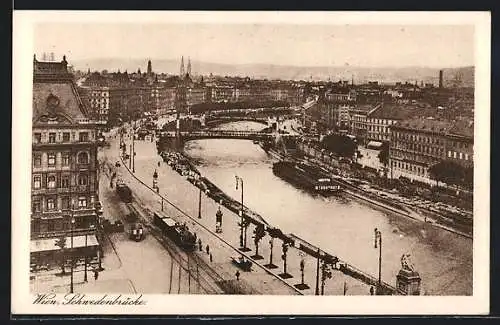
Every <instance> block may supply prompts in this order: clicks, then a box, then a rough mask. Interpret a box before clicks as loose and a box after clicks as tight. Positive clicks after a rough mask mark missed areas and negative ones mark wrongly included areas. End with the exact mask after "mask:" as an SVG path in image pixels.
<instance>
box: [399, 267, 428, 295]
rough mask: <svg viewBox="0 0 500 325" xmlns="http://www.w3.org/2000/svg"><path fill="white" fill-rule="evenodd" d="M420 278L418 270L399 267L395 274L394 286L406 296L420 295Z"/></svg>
mask: <svg viewBox="0 0 500 325" xmlns="http://www.w3.org/2000/svg"><path fill="white" fill-rule="evenodd" d="M421 281H422V279H421V278H420V275H419V274H418V272H415V271H410V270H405V269H401V270H399V273H398V275H397V276H396V286H397V288H398V290H399V291H400V293H401V294H405V295H408V296H419V295H420V283H421Z"/></svg>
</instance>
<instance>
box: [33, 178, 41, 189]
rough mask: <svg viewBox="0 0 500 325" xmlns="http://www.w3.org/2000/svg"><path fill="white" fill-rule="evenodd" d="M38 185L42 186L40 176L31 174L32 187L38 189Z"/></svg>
mask: <svg viewBox="0 0 500 325" xmlns="http://www.w3.org/2000/svg"><path fill="white" fill-rule="evenodd" d="M40 187H42V177H41V176H33V188H35V189H39V188H40Z"/></svg>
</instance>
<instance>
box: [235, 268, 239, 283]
mask: <svg viewBox="0 0 500 325" xmlns="http://www.w3.org/2000/svg"><path fill="white" fill-rule="evenodd" d="M235 275H236V281H240V271H239V270H237V271H236V274H235Z"/></svg>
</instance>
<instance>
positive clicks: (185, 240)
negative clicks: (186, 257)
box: [153, 212, 196, 251]
mask: <svg viewBox="0 0 500 325" xmlns="http://www.w3.org/2000/svg"><path fill="white" fill-rule="evenodd" d="M153 223H154V225H155V226H157V227H158V228H160V229H161V231H162V233H163V235H164V236H166V237H168V238H170V239H172V240H173V241H174V242H175V243H176V244H177V245H178V246H179V247H181V248H182V249H184V250H186V251H193V250H195V249H196V237H195V235H194V234H193V233H192V232H191V231H189V227H188V226H187V225H186V224H181V223H179V222H176V221H175V220H174V219H172V218H171V217H168V216H164V215H162V214H160V213H159V212H155V213H154V216H153Z"/></svg>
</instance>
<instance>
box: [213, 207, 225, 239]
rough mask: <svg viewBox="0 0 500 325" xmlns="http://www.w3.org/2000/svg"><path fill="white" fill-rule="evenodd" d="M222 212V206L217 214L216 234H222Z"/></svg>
mask: <svg viewBox="0 0 500 325" xmlns="http://www.w3.org/2000/svg"><path fill="white" fill-rule="evenodd" d="M222 215H223V213H222V211H221V210H220V205H219V208H218V209H217V213H216V214H215V232H216V233H218V234H219V233H222Z"/></svg>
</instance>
